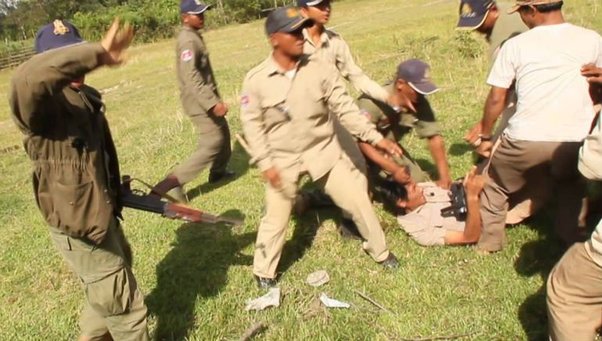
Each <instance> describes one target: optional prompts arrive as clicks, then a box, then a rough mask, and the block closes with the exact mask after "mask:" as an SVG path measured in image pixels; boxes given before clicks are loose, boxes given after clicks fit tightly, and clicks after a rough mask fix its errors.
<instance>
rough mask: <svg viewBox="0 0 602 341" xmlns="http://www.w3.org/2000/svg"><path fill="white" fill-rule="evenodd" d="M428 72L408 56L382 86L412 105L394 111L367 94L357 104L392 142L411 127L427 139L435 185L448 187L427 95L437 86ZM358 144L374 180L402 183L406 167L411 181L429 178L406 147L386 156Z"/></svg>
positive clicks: (438, 134)
mask: <svg viewBox="0 0 602 341" xmlns="http://www.w3.org/2000/svg"><path fill="white" fill-rule="evenodd" d="M429 74H430V67H429V66H428V64H426V63H425V62H423V61H421V60H418V59H409V60H406V61H404V62H402V63H400V64H399V66H398V67H397V76H396V79H395V81H394V82H393V83H391V84H389V85H387V86H385V87H383V90H385V91H386V92H387V96H388V97H398V98H400V100H399V101H400V102H407V103H411V107H407V106H402V107H401V109H400V110H395V109H393V108H392V107H391V106H389V105H387V104H386V103H384V102H382V101H380V100H378V99H375V98H371V97H369V96H366V95H362V96H360V98H359V101H358V106H359V107H360V109H361V111H362V114H363V115H365V116H366V117H367V118H368V119H369V120H370V121H371V122H372V123H373V124H374V125H375V126H376V128H377V129H378V131H379V132H380V133H381V134H383V136H385V137H386V138H388V139H390V140H392V141H394V142H399V141H401V139H402V138H403V137H404V136H405V135H406V134H408V133H409V132H410V131H411V130H412V129H414V130H415V131H416V133H417V134H418V136H419V137H420V138H423V139H426V140H427V141H428V142H427V145H428V148H429V150H430V152H431V155H432V157H433V161H434V162H435V164H436V166H437V170H438V173H439V180H438V181H437V185H439V186H440V187H441V188H444V189H448V188H449V186H450V185H451V182H452V180H451V176H450V174H449V165H448V162H447V156H446V153H445V142H444V140H443V137H442V136H441V128H440V127H439V123H438V122H437V120H436V119H435V113H434V112H433V109H432V108H431V105H430V103H429V101H428V99H427V98H426V96H428V95H430V94H433V93H435V92H437V91H438V90H439V89H438V88H437V87H436V86H435V84H433V83H432V81H431V79H430V75H429ZM359 145H360V149H361V150H362V152H363V153H364V156H365V157H366V159H367V160H369V161H368V165H369V167H368V168H369V173H370V174H371V177H372V178H373V179H374V176H379V174H380V175H385V176H387V177H391V178H392V179H393V180H394V181H396V182H398V183H399V184H400V185H405V184H406V183H407V182H408V179H407V170H409V175H410V177H411V180H412V181H413V182H424V181H428V180H429V178H428V176H427V175H426V174H425V173H424V172H423V171H422V169H420V166H419V165H418V164H417V163H416V162H415V161H414V160H413V159H412V157H411V156H410V155H409V154H408V152H407V151H406V150H404V153H403V155H402V156H401V157H399V158H395V159H389V158H385V157H384V156H383V155H382V153H380V152H379V151H378V150H376V149H374V148H373V147H372V146H370V145H369V144H366V143H362V142H360V144H359ZM383 173H385V174H383Z"/></svg>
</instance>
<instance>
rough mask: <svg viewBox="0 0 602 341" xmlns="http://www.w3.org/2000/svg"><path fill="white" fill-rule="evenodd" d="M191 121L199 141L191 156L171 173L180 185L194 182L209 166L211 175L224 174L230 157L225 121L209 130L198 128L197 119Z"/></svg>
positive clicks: (227, 128)
mask: <svg viewBox="0 0 602 341" xmlns="http://www.w3.org/2000/svg"><path fill="white" fill-rule="evenodd" d="M191 119H192V122H193V123H194V125H195V127H196V130H197V133H198V134H199V141H198V144H197V148H196V150H195V151H194V152H193V153H192V155H190V156H189V157H188V159H186V160H184V161H183V162H182V163H180V164H179V165H178V166H176V168H174V170H173V171H172V175H174V176H175V177H176V178H177V179H178V182H179V183H180V184H181V185H184V184H186V183H188V182H190V181H192V180H194V179H195V178H196V177H197V176H198V175H199V173H201V172H202V171H203V169H205V168H207V167H208V166H209V165H211V172H212V173H221V172H224V171H225V170H226V166H227V165H228V161H229V160H230V155H232V148H231V146H230V128H229V126H228V122H227V121H226V120H225V119H223V121H221V120H220V121H221V125H219V126H218V125H214V124H212V125H211V129H208V128H207V127H204V126H200V122H197V121H198V119H195V116H193V117H191ZM203 122H205V121H203ZM204 124H206V123H204Z"/></svg>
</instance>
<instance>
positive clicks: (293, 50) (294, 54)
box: [265, 7, 312, 59]
mask: <svg viewBox="0 0 602 341" xmlns="http://www.w3.org/2000/svg"><path fill="white" fill-rule="evenodd" d="M310 25H312V20H311V19H308V18H305V17H303V16H301V13H300V12H299V10H298V9H297V8H294V7H280V8H277V9H275V10H274V11H272V12H271V13H270V14H269V15H268V18H267V19H266V21H265V31H266V34H267V36H268V37H269V40H270V44H271V45H272V49H273V51H274V54H277V55H279V56H284V57H286V58H289V59H298V58H299V57H301V55H303V29H304V28H305V27H307V26H310Z"/></svg>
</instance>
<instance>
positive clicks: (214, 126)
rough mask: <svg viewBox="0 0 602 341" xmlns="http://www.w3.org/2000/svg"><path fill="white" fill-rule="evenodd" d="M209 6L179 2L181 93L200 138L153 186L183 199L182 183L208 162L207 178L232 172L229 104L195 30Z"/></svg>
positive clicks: (201, 24)
mask: <svg viewBox="0 0 602 341" xmlns="http://www.w3.org/2000/svg"><path fill="white" fill-rule="evenodd" d="M209 8H210V6H209V5H205V4H202V3H200V2H197V1H196V0H183V1H182V2H181V4H180V12H181V13H182V23H183V27H182V30H181V31H180V34H179V35H178V38H177V47H176V58H177V60H176V64H177V73H178V81H179V86H180V97H181V99H182V106H183V107H184V113H186V115H188V116H189V117H190V119H191V120H192V123H193V124H194V126H195V128H196V130H197V133H198V134H199V141H198V145H197V149H196V150H195V151H194V152H193V153H192V155H191V156H190V157H189V158H188V159H187V160H185V161H183V162H182V163H181V164H179V165H178V166H177V167H176V168H175V169H174V170H173V171H172V172H171V173H170V174H169V175H168V176H167V177H166V178H165V179H163V180H162V181H161V182H159V183H158V184H157V185H155V187H154V189H153V190H154V192H155V193H158V194H162V193H166V192H168V191H170V190H171V191H172V192H170V194H172V195H173V196H174V197H175V198H176V199H178V200H180V201H186V197H185V195H184V191H183V188H182V186H184V184H186V183H188V182H190V181H192V180H194V178H196V177H197V175H198V174H199V173H200V172H201V171H202V170H203V169H205V168H206V167H207V166H210V165H211V170H210V173H209V182H217V181H219V180H220V179H222V178H225V177H232V176H233V175H234V174H233V173H231V172H230V171H228V170H227V169H226V166H227V165H228V161H229V160H230V155H231V153H232V150H231V147H230V128H229V127H228V121H227V120H226V118H225V115H226V114H227V113H228V106H227V105H226V104H225V103H224V102H223V101H222V100H221V98H220V95H219V92H218V91H217V84H216V82H215V76H214V75H213V70H212V68H211V63H210V62H209V54H208V52H207V47H206V46H205V42H204V40H203V37H202V36H201V35H200V33H199V32H198V31H199V30H200V29H202V28H203V27H204V25H205V17H204V13H205V12H206V11H207V10H208V9H209Z"/></svg>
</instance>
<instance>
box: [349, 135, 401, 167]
mask: <svg viewBox="0 0 602 341" xmlns="http://www.w3.org/2000/svg"><path fill="white" fill-rule="evenodd" d="M359 147H360V150H361V151H362V154H364V156H365V157H366V158H367V159H369V160H370V161H372V162H374V163H375V164H377V165H378V166H379V167H380V168H381V169H384V170H385V171H387V172H389V173H391V174H393V173H395V172H396V171H398V170H399V169H400V168H401V166H399V165H398V164H397V163H396V162H395V161H393V160H392V159H390V158H387V157H385V155H384V154H383V153H382V152H380V151H379V150H378V149H376V148H375V147H374V146H372V145H371V144H369V143H366V142H359Z"/></svg>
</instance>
